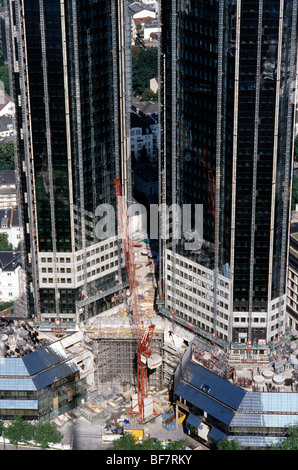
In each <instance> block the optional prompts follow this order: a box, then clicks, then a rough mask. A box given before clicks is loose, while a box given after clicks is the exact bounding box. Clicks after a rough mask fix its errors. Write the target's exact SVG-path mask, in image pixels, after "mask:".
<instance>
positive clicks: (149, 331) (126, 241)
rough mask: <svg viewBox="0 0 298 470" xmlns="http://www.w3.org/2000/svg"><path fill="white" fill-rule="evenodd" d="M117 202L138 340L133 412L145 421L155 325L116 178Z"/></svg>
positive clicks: (119, 185) (123, 201) (124, 203)
mask: <svg viewBox="0 0 298 470" xmlns="http://www.w3.org/2000/svg"><path fill="white" fill-rule="evenodd" d="M115 191H116V204H117V211H118V217H119V224H120V230H121V235H122V246H123V253H124V259H125V266H126V272H127V277H128V284H129V290H130V296H131V308H132V314H133V322H134V330H135V335H136V340H137V383H138V402H137V405H136V406H134V407H133V408H132V410H131V411H130V412H131V413H136V414H140V415H141V421H142V422H144V399H145V398H146V397H147V394H148V371H147V359H148V358H150V356H151V350H150V343H151V340H152V336H153V330H154V328H155V325H150V326H148V327H147V328H144V326H143V322H142V314H141V310H140V307H139V300H138V294H137V280H136V270H135V264H134V253H133V243H132V240H131V237H130V233H129V220H128V215H127V210H126V202H125V198H124V197H123V195H122V187H121V182H120V180H119V179H115Z"/></svg>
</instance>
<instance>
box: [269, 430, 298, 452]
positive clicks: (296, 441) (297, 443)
mask: <svg viewBox="0 0 298 470" xmlns="http://www.w3.org/2000/svg"><path fill="white" fill-rule="evenodd" d="M270 449H271V450H298V426H292V427H290V428H289V429H288V430H287V437H286V439H284V440H283V441H281V442H280V443H279V444H275V445H273V446H271V447H270Z"/></svg>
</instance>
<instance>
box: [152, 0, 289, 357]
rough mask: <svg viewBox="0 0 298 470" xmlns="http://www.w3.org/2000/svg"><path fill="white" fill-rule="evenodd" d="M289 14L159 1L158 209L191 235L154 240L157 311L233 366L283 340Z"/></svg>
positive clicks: (253, 0) (277, 9)
mask: <svg viewBox="0 0 298 470" xmlns="http://www.w3.org/2000/svg"><path fill="white" fill-rule="evenodd" d="M297 7H298V5H297V2H296V0H237V1H236V0H173V1H171V2H168V1H167V0H164V1H162V23H163V32H162V58H163V66H164V77H163V82H164V86H163V102H164V113H163V129H164V139H163V141H164V146H163V147H164V148H163V154H162V157H161V165H162V166H163V174H164V178H163V179H162V181H161V187H162V197H163V198H164V201H165V202H166V203H167V205H168V207H169V206H171V205H173V204H174V205H175V204H176V205H177V206H178V207H181V208H183V207H184V206H185V207H186V208H187V207H191V214H190V215H189V214H188V217H190V218H191V221H192V223H191V230H188V231H187V232H185V231H183V229H182V230H181V231H180V232H181V237H179V236H175V235H177V234H176V232H175V226H174V225H172V228H170V230H169V233H170V236H169V237H165V236H164V237H163V240H164V242H163V247H162V255H163V273H162V279H163V296H164V306H163V307H161V311H162V312H163V313H164V314H165V315H167V316H168V317H170V318H172V319H174V320H175V321H177V322H179V323H180V324H184V325H186V326H187V327H189V328H190V329H192V330H194V331H195V332H197V333H199V334H200V335H202V336H205V337H206V338H209V339H213V340H215V341H218V342H219V343H220V344H221V345H223V346H227V345H228V349H229V351H230V353H231V354H234V355H236V356H237V355H242V356H244V357H246V356H248V357H252V356H255V355H262V354H263V355H265V354H266V347H267V345H268V344H270V343H274V342H275V341H278V340H279V339H280V338H281V337H282V335H283V334H284V332H285V315H286V271H287V259H288V242H289V220H290V203H291V186H292V161H293V127H294V119H295V116H294V108H295V106H294V105H295V80H296V60H297ZM196 206H198V207H199V208H200V207H201V210H200V209H199V210H198V213H199V214H200V217H201V219H200V217H198V218H197V221H198V220H199V221H200V220H201V223H197V221H196V219H195V209H194V208H195V207H196ZM182 212H183V215H185V214H186V212H187V211H186V209H183V210H182ZM179 220H180V219H179ZM176 225H177V224H176Z"/></svg>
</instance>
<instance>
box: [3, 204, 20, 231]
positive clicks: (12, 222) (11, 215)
mask: <svg viewBox="0 0 298 470" xmlns="http://www.w3.org/2000/svg"><path fill="white" fill-rule="evenodd" d="M4 225H5V227H3V226H4ZM11 227H19V215H18V212H17V211H16V210H14V209H0V229H1V228H11Z"/></svg>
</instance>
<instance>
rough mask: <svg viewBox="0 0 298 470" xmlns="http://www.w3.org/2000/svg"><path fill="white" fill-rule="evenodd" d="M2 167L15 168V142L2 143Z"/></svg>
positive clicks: (0, 158) (0, 145) (0, 157)
mask: <svg viewBox="0 0 298 470" xmlns="http://www.w3.org/2000/svg"><path fill="white" fill-rule="evenodd" d="M0 68H1V67H0ZM0 80H1V78H0ZM0 168H1V170H14V169H15V162H14V144H13V142H5V143H3V144H1V143H0Z"/></svg>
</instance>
